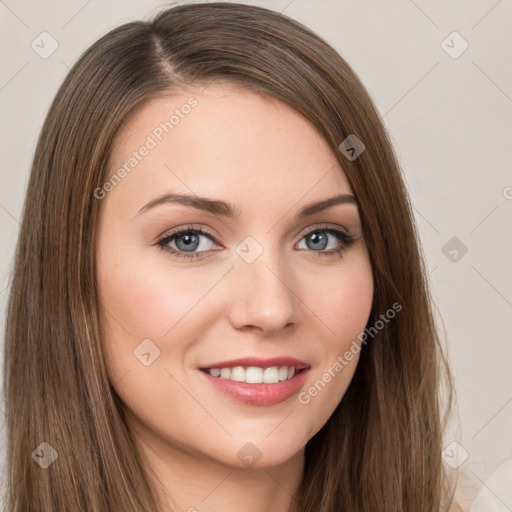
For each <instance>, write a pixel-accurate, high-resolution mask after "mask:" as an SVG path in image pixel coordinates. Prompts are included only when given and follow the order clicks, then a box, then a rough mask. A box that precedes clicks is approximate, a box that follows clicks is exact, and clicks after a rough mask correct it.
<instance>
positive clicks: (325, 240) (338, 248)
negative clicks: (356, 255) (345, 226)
mask: <svg viewBox="0 0 512 512" xmlns="http://www.w3.org/2000/svg"><path fill="white" fill-rule="evenodd" d="M354 241H355V240H354V239H353V238H352V236H351V235H349V234H348V233H347V232H345V231H342V230H341V229H335V228H333V227H330V226H320V227H319V226H316V227H315V228H313V229H312V230H310V231H308V232H307V233H306V234H305V235H304V236H303V238H302V240H301V241H300V242H299V244H300V243H302V242H304V243H305V244H306V249H309V250H311V251H313V252H315V253H317V254H318V256H332V255H341V253H342V252H344V251H345V250H346V249H348V248H349V247H350V246H351V245H352V244H353V243H354ZM326 249H328V250H326Z"/></svg>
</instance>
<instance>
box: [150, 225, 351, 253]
mask: <svg viewBox="0 0 512 512" xmlns="http://www.w3.org/2000/svg"><path fill="white" fill-rule="evenodd" d="M202 239H203V240H202ZM204 239H206V241H205V240H204ZM333 239H334V240H333ZM208 240H209V242H208ZM336 240H337V243H336ZM303 241H304V242H305V243H306V249H309V250H310V251H311V252H313V253H315V255H318V256H334V255H338V256H340V255H341V253H343V252H344V251H345V250H346V249H348V248H349V247H350V246H351V245H352V244H353V243H354V241H355V240H354V239H353V238H352V236H351V235H350V234H349V233H347V232H345V231H343V230H341V229H335V228H333V227H330V226H317V227H315V228H314V229H312V230H310V231H308V232H307V233H306V234H304V235H303V236H302V238H301V240H300V242H299V243H301V242H303ZM215 243H217V240H216V239H215V238H214V236H213V235H212V234H211V233H210V232H208V231H206V230H204V229H201V228H191V227H186V228H183V229H179V230H177V231H174V232H173V233H170V234H168V235H165V236H164V237H163V238H162V239H161V240H159V242H158V243H157V245H158V246H160V247H161V248H162V249H164V250H166V251H168V252H170V253H171V254H172V255H174V256H177V257H178V258H183V259H189V260H190V259H198V258H204V257H205V255H204V253H208V252H210V251H211V249H212V245H215ZM325 249H328V250H325Z"/></svg>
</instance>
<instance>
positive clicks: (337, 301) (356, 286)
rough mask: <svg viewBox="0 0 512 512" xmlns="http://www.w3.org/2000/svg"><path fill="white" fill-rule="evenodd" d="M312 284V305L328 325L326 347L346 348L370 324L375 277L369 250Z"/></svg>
mask: <svg viewBox="0 0 512 512" xmlns="http://www.w3.org/2000/svg"><path fill="white" fill-rule="evenodd" d="M316 283H317V285H318V286H315V287H311V286H308V292H307V294H308V305H309V304H311V306H310V308H311V312H312V314H314V315H316V316H317V317H318V318H319V319H320V321H321V322H322V324H323V325H324V327H325V332H326V333H328V335H327V337H326V345H327V346H326V349H328V350H329V351H332V350H342V351H343V350H345V346H346V345H347V343H348V345H350V344H351V342H352V341H353V340H354V339H355V338H357V335H358V334H359V333H360V332H362V331H363V330H364V328H365V327H366V324H367V321H368V318H369V316H370V311H371V307H372V301H373V291H374V288H373V285H374V283H373V276H372V270H371V266H370V262H369V259H368V257H367V255H366V252H365V251H361V253H358V254H357V257H354V258H352V259H351V260H350V261H347V263H346V265H343V266H340V270H339V272H336V273H334V272H330V273H329V274H328V275H325V276H323V277H319V279H317V280H316Z"/></svg>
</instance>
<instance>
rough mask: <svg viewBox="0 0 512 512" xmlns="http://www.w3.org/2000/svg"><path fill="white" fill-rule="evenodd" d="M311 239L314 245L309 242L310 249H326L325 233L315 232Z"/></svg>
mask: <svg viewBox="0 0 512 512" xmlns="http://www.w3.org/2000/svg"><path fill="white" fill-rule="evenodd" d="M309 240H310V241H311V242H312V243H313V246H312V247H311V246H310V245H309V244H307V245H308V246H309V248H310V249H325V248H326V247H327V237H326V236H325V234H323V233H320V234H318V233H313V234H311V235H310V238H309Z"/></svg>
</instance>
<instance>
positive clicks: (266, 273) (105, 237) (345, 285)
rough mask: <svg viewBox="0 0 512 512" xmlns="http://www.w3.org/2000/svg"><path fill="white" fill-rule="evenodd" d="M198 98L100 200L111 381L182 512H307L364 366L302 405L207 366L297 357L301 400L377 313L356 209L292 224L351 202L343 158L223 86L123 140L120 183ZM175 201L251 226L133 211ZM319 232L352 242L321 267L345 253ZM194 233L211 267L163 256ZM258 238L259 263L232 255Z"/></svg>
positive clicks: (116, 161)
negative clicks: (314, 480)
mask: <svg viewBox="0 0 512 512" xmlns="http://www.w3.org/2000/svg"><path fill="white" fill-rule="evenodd" d="M191 96H193V97H194V98H196V100H197V101H198V104H197V106H196V107H194V108H193V109H191V112H190V113H189V114H188V115H186V116H184V118H183V119H180V123H179V124H178V125H177V126H175V127H174V129H173V130H172V132H170V133H169V134H166V135H165V136H164V137H163V139H162V141H161V142H159V144H158V145H157V147H155V148H154V149H152V150H151V151H150V152H149V154H148V155H147V156H145V157H144V158H143V159H142V160H141V161H140V162H139V163H138V164H137V166H136V167H135V168H134V169H133V170H132V171H131V172H130V174H128V175H127V176H126V177H125V178H124V179H123V180H122V182H121V183H119V184H117V185H116V186H115V187H113V188H112V189H111V190H110V191H109V192H108V193H106V195H105V197H104V198H103V199H102V200H101V201H102V203H101V215H100V226H99V228H100V229H99V239H98V260H97V272H98V282H99V291H100V302H101V305H102V308H101V318H100V320H101V326H102V333H103V340H102V342H103V346H104V349H105V358H106V363H107V370H108V374H109V378H110V381H111V382H112V385H113V387H114V389H115V391H116V392H117V394H118V395H119V397H120V398H121V400H122V402H123V407H124V411H125V414H126V416H127V421H128V426H129V428H130V430H131V432H132V433H133V434H134V436H135V439H136V443H137V446H138V447H140V449H141V451H142V452H143V453H144V455H145V456H146V457H147V459H148V461H149V463H150V465H151V466H152V468H153V470H154V471H155V473H156V475H157V477H158V478H159V480H160V481H161V483H162V484H163V487H164V489H165V490H166V491H167V492H166V491H162V497H163V498H164V499H165V501H166V503H168V504H170V505H172V506H174V507H176V508H175V510H189V511H194V510H197V511H223V512H235V511H236V512H240V511H241V510H243V511H244V512H266V511H268V510H274V511H278V512H279V511H280V512H285V511H295V510H298V509H297V502H296V501H295V500H293V499H292V496H293V495H294V493H296V491H297V489H298V486H299V484H300V481H301V478H302V474H303V469H304V449H305V445H306V443H307V442H308V440H309V439H311V438H312V437H313V436H314V434H316V433H317V432H318V431H319V430H320V429H321V428H322V426H323V425H324V424H325V423H326V421H327V420H328V418H329V417H330V416H331V414H332V413H333V411H334V409H335V408H336V406H337V405H338V404H339V402H340V400H341V399H342V397H343V395H344V394H345V392H346V390H347V387H348V386H349V384H350V381H351V379H352V376H353V374H354V371H355V368H356V365H357V361H358V358H359V356H358V355H355V356H354V358H353V359H352V360H351V361H350V362H349V364H347V365H346V366H345V367H344V368H343V369H342V370H341V371H339V372H338V373H336V374H335V375H336V376H335V377H333V378H332V379H331V380H330V382H329V383H327V384H326V385H325V388H324V389H322V390H321V391H320V392H318V394H317V395H316V396H314V397H311V400H310V401H309V403H307V404H304V403H301V402H300V401H299V400H298V396H297V394H295V395H294V396H292V397H291V398H289V399H287V400H286V401H284V402H282V403H279V404H276V405H271V406H255V405H248V404H245V403H242V402H239V401H237V400H235V399H233V398H230V397H228V396H226V395H224V394H222V393H220V392H219V391H218V390H217V389H216V388H215V387H214V386H212V385H211V384H210V383H208V382H206V381H205V380H204V379H203V378H202V375H200V374H199V370H198V367H199V366H208V363H213V362H215V361H219V360H229V359H235V358H239V357H250V356H257V357H265V358H266V357H274V356H291V357H295V358H298V359H301V360H303V361H305V362H307V363H308V364H309V365H311V370H310V372H309V375H308V378H307V381H306V383H305V385H304V386H303V388H302V390H307V389H308V388H310V387H311V386H312V385H313V384H314V383H315V382H316V381H318V380H319V379H321V378H322V374H324V372H325V371H326V370H327V369H328V368H329V367H332V365H333V364H334V362H335V361H336V359H337V357H338V356H340V355H342V354H343V353H344V352H345V351H346V350H348V349H349V348H350V346H351V345H352V343H353V342H354V340H356V341H357V335H358V334H359V333H360V332H361V331H363V330H364V328H365V326H366V323H367V321H368V317H369V314H370V309H371V303H372V296H373V279H372V270H371V266H370V261H369V257H368V252H367V248H366V245H365V242H364V238H363V236H362V235H363V234H362V228H361V223H360V218H359V212H358V208H357V205H355V204H339V205H336V206H333V207H331V208H329V209H326V210H324V211H321V212H318V213H316V214H314V215H311V216H308V217H306V218H302V219H300V218H298V217H297V212H298V211H299V210H300V209H302V208H303V207H304V206H306V205H309V204H310V203H313V202H317V201H320V200H324V199H327V198H330V197H332V196H334V195H336V194H352V195H353V191H352V189H351V187H350V185H349V183H348V181H347V179H346V177H345V175H344V173H343V170H342V168H341V166H340V165H339V163H338V162H337V160H336V157H335V155H334V154H333V153H332V151H331V150H330V148H329V147H328V145H327V143H326V142H325V140H324V139H323V138H322V137H321V136H320V134H319V133H318V132H317V131H316V130H315V128H314V127H313V126H312V125H311V124H310V123H309V122H308V121H307V120H305V119H304V118H303V117H302V116H300V115H299V114H298V113H297V112H295V111H294V110H292V109H291V108H290V107H288V106H287V105H285V104H283V103H281V102H279V101H277V100H275V99H273V98H269V97H264V96H260V95H258V94H255V93H252V92H247V91H242V90H240V89H237V88H234V87H233V86H232V85H228V84H222V83H220V82H216V83H214V84H210V85H209V86H208V87H206V88H204V89H199V88H196V87H191V88H187V89H186V90H183V91H182V92H181V93H180V94H174V95H172V96H168V97H165V98H159V99H154V100H151V101H150V102H148V103H147V104H146V105H145V106H144V107H143V108H142V109H140V110H139V111H138V112H136V113H135V115H134V116H132V118H131V119H130V120H129V122H128V123H127V124H126V125H125V126H124V127H123V129H122V130H121V132H120V133H119V134H118V138H117V143H116V145H115V148H114V150H113V153H112V155H111V172H112V173H114V172H115V171H116V170H117V169H118V168H119V167H120V166H122V165H124V163H125V162H126V161H127V160H128V158H129V157H130V156H131V155H132V153H133V151H134V150H137V149H138V148H140V146H141V145H143V144H144V142H145V141H146V138H147V136H148V135H149V134H151V133H152V132H153V130H154V129H155V127H157V126H158V125H159V124H160V123H161V122H163V121H165V120H167V119H168V118H169V115H170V113H172V112H173V111H174V110H175V109H176V108H179V107H180V106H181V105H183V104H184V103H186V102H187V100H188V98H190V97H191ZM171 191H172V192H176V193H185V194H197V195H199V196H207V197H208V198H210V199H220V200H223V201H226V202H228V203H230V204H232V205H233V206H234V207H235V208H237V209H238V210H239V211H240V216H239V217H238V218H236V219H230V218H227V217H222V216H220V215H215V214H212V213H208V212H204V211H201V210H196V209H194V208H191V207H188V206H184V205H180V204H172V203H166V204H160V205H158V206H155V207H153V208H149V209H147V210H146V211H144V212H143V213H140V214H138V212H139V210H140V209H141V208H142V207H143V206H144V205H146V204H147V203H149V202H150V201H152V200H153V199H155V198H157V197H159V196H161V195H162V194H164V193H167V192H171ZM324 223H327V224H329V227H332V228H337V229H342V230H343V229H345V230H346V231H348V232H349V233H350V234H351V235H352V236H353V238H354V239H355V242H354V243H353V244H352V245H351V246H349V247H346V248H345V250H344V251H343V252H342V253H341V254H335V253H332V254H330V255H324V256H322V255H319V254H318V253H319V252H322V251H323V252H329V251H332V250H333V249H337V248H340V247H343V242H342V241H340V240H339V239H338V238H337V237H336V236H335V235H332V234H327V236H328V238H329V242H328V246H327V247H326V248H324V249H322V248H320V249H315V245H314V244H311V241H310V242H309V245H308V244H307V240H310V239H311V237H309V238H307V237H304V234H305V233H306V231H307V230H308V229H310V228H315V227H316V226H318V225H321V224H324ZM190 224H192V225H193V227H194V228H197V227H203V228H207V229H208V230H209V231H211V232H212V233H213V235H214V236H215V238H216V240H211V239H209V238H208V237H207V236H204V235H199V237H200V240H201V245H200V247H198V249H196V251H195V252H201V251H205V252H204V253H203V255H205V257H203V258H199V259H194V260H185V259H180V258H179V257H177V256H174V255H172V254H170V253H169V252H167V251H166V250H164V249H163V248H162V247H161V246H158V245H157V243H158V240H159V238H161V237H162V236H163V235H165V234H167V233H169V232H170V231H171V230H173V229H175V228H180V227H184V226H187V227H188V226H189V225H190ZM316 233H317V234H318V231H317V232H316ZM321 233H323V234H324V236H325V235H326V232H325V231H321ZM248 236H251V237H253V238H254V239H255V240H256V241H257V243H258V244H259V245H260V246H261V248H262V250H263V252H262V253H261V254H260V255H259V257H257V258H256V260H255V261H253V262H252V263H247V261H245V260H244V259H243V258H242V257H240V256H239V254H238V253H237V252H236V248H237V246H239V245H240V243H241V242H242V241H243V240H244V239H245V238H246V237H248ZM180 240H181V241H182V240H183V239H180ZM176 243H177V240H176V239H175V240H174V243H173V242H171V243H170V244H171V247H172V248H174V249H175V250H178V248H177V245H176ZM179 247H180V248H183V243H181V244H180V246H179ZM311 247H313V248H311ZM182 253H183V251H182ZM185 254H186V253H185ZM145 339H150V340H151V343H153V344H154V345H155V346H156V347H158V349H159V350H160V354H159V356H158V357H157V358H156V359H154V361H153V362H152V363H151V364H149V365H147V366H146V365H144V364H142V363H141V361H140V360H139V359H138V358H137V357H135V356H134V350H136V349H137V347H138V346H139V345H140V343H141V342H142V341H143V340H145ZM358 346H360V344H359V343H358ZM248 442H250V443H252V444H253V445H254V446H255V447H256V448H257V450H258V451H259V453H260V456H261V458H260V459H259V460H258V461H257V462H256V463H255V464H249V465H247V464H245V463H244V462H243V461H242V460H241V458H240V457H239V456H238V455H237V453H238V452H239V450H240V449H241V448H242V447H243V446H244V445H246V443H248ZM252 449H253V450H254V448H252ZM248 490H250V492H248Z"/></svg>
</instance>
